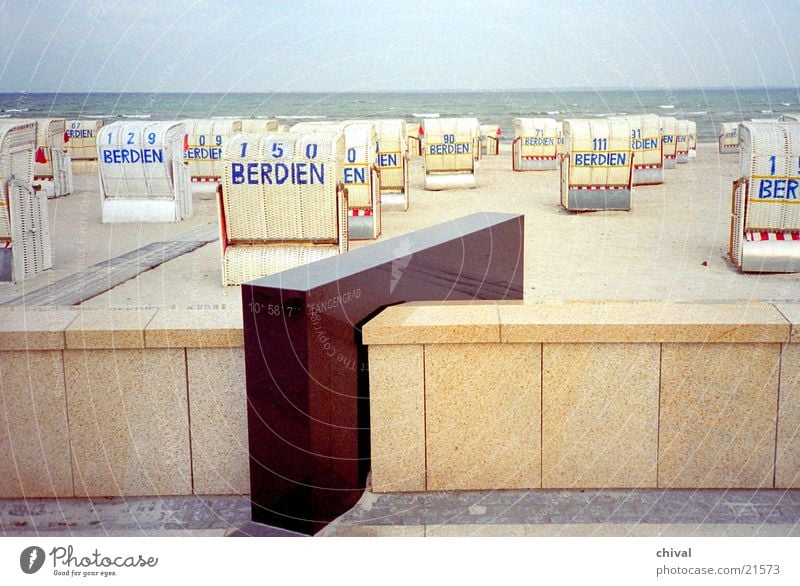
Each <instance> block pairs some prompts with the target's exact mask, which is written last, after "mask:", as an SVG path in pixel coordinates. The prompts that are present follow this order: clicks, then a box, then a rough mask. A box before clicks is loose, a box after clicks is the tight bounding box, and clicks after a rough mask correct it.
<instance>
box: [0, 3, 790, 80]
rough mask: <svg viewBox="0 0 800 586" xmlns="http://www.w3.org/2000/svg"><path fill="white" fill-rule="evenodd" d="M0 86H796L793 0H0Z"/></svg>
mask: <svg viewBox="0 0 800 586" xmlns="http://www.w3.org/2000/svg"><path fill="white" fill-rule="evenodd" d="M0 27H2V29H0V92H206V91H207V92H274V91H285V92H308V91H318V92H347V91H391V90H396V91H425V90H509V89H558V88H593V89H599V88H609V87H623V88H660V89H668V88H676V89H677V88H684V87H700V88H712V87H721V88H730V87H736V88H744V87H756V88H760V87H797V86H798V85H799V84H798V79H799V78H800V47H799V46H798V44H799V41H800V0H778V1H772V2H766V1H763V0H745V1H740V0H729V1H717V0H674V1H664V0H662V1H659V2H656V1H651V0H637V1H625V0H618V1H616V2H608V1H595V0H586V1H578V0H575V1H568V0H560V1H553V0H549V1H533V0H529V1H525V0H506V1H502V0H482V1H475V0H459V1H451V0H440V1H439V2H434V1H432V0H427V1H425V0H407V1H400V2H378V1H375V2H367V1H363V0H353V1H344V0H339V1H330V0H296V1H294V2H291V1H286V2H272V1H269V0H263V1H256V0H241V1H236V0H138V1H124V0H105V1H101V0H0Z"/></svg>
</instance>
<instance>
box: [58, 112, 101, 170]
mask: <svg viewBox="0 0 800 586" xmlns="http://www.w3.org/2000/svg"><path fill="white" fill-rule="evenodd" d="M103 124H104V123H103V121H102V120H70V121H68V123H67V138H68V139H69V140H67V142H66V144H65V145H64V147H65V150H66V152H67V154H68V155H69V158H70V160H71V161H72V171H73V173H97V137H98V135H99V133H100V129H101V128H102V127H103Z"/></svg>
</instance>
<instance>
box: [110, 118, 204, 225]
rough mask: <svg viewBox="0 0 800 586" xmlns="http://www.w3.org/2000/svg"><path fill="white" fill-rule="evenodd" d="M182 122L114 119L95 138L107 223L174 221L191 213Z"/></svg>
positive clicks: (184, 135)
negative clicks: (123, 120) (115, 120)
mask: <svg viewBox="0 0 800 586" xmlns="http://www.w3.org/2000/svg"><path fill="white" fill-rule="evenodd" d="M185 138H186V127H185V126H184V124H183V123H182V122H114V123H113V124H109V125H108V126H104V127H103V128H102V129H101V130H100V136H99V138H98V141H97V152H98V166H99V168H100V197H101V201H102V216H103V223H124V222H175V221H179V220H183V219H185V218H188V217H190V216H191V215H192V194H191V183H190V179H189V167H188V166H187V165H185V164H184V163H183V146H184V139H185Z"/></svg>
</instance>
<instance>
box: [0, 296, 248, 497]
mask: <svg viewBox="0 0 800 586" xmlns="http://www.w3.org/2000/svg"><path fill="white" fill-rule="evenodd" d="M0 400H2V407H0V497H3V498H18V497H31V498H35V497H72V496H77V497H82V496H120V495H128V496H133V495H188V494H247V493H248V492H249V490H250V486H249V470H248V446H247V411H246V404H247V400H246V392H245V385H244V349H243V337H242V316H241V308H237V307H233V308H230V309H221V310H181V311H174V310H162V309H159V310H155V309H142V310H127V309H124V310H123V309H121V310H108V311H106V310H80V309H74V310H73V309H57V310H52V309H51V310H30V309H28V310H26V309H23V308H3V309H0Z"/></svg>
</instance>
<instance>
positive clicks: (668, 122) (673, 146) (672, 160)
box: [659, 116, 678, 169]
mask: <svg viewBox="0 0 800 586" xmlns="http://www.w3.org/2000/svg"><path fill="white" fill-rule="evenodd" d="M659 120H660V123H661V144H662V149H663V151H662V154H663V156H664V158H663V161H664V168H665V169H674V168H675V167H676V166H677V160H676V156H677V152H678V121H677V119H675V118H673V117H672V116H660V117H659Z"/></svg>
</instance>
